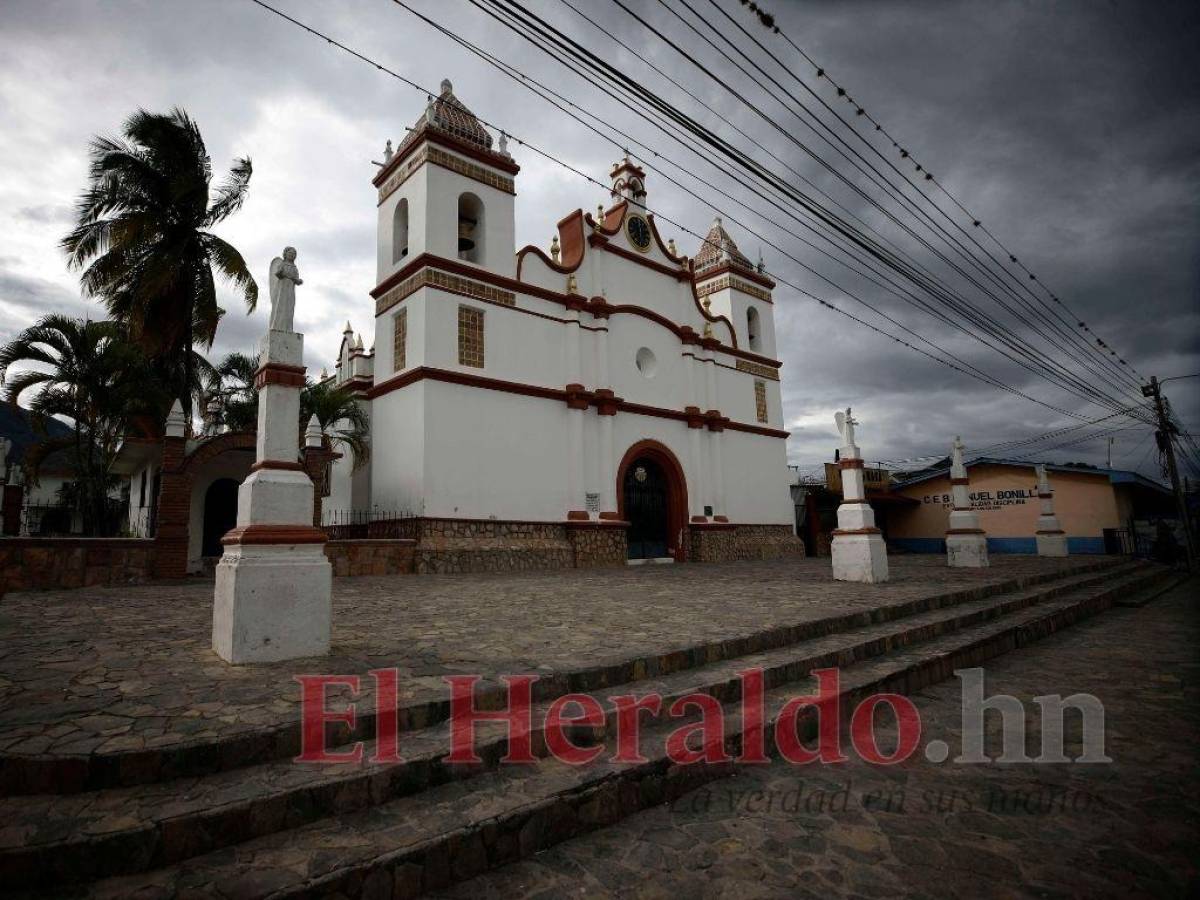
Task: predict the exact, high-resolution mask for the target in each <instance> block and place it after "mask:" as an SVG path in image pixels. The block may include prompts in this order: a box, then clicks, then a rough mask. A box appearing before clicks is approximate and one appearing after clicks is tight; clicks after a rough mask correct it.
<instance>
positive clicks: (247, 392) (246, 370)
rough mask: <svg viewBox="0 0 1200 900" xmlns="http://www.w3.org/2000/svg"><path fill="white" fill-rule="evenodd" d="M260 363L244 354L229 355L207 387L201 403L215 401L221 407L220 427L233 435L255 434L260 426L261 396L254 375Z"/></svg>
mask: <svg viewBox="0 0 1200 900" xmlns="http://www.w3.org/2000/svg"><path fill="white" fill-rule="evenodd" d="M257 369H258V360H257V359H255V358H254V357H252V356H247V355H246V354H245V353H230V354H229V355H228V356H226V357H225V358H224V359H223V360H221V362H220V363H218V364H217V365H216V366H215V367H211V374H210V376H209V377H208V379H207V383H206V385H205V390H204V396H203V398H202V402H204V401H207V400H209V399H212V398H214V397H215V398H216V399H217V401H218V402H219V403H220V413H219V420H218V422H217V424H219V425H227V426H229V428H230V430H231V431H253V430H254V429H255V427H256V426H257V424H258V392H257V391H256V390H255V388H254V373H255V371H257Z"/></svg>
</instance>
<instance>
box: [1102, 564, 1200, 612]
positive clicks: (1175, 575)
mask: <svg viewBox="0 0 1200 900" xmlns="http://www.w3.org/2000/svg"><path fill="white" fill-rule="evenodd" d="M1188 577H1189V576H1188V573H1187V572H1171V574H1170V577H1166V578H1164V579H1163V580H1162V582H1161V583H1160V584H1159V586H1158V587H1156V588H1155V589H1154V590H1152V591H1139V592H1137V593H1134V594H1131V595H1130V596H1128V597H1122V598H1120V599H1119V600H1117V604H1116V605H1117V606H1121V607H1127V608H1132V609H1140V608H1141V607H1143V606H1145V605H1146V604H1147V603H1151V602H1153V601H1154V600H1156V599H1158V598H1159V597H1160V596H1162V595H1163V594H1165V593H1167V591H1171V590H1174V589H1175V588H1177V587H1179V585H1181V584H1183V583H1184V582H1185V581H1187V580H1188Z"/></svg>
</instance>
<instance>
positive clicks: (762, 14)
mask: <svg viewBox="0 0 1200 900" xmlns="http://www.w3.org/2000/svg"><path fill="white" fill-rule="evenodd" d="M710 2H713V0H710ZM739 2H741V4H742V6H744V7H748V8H749V10H750V11H751V12H752V13H753V14H754V15H755V16H757V17H758V19H759V21H760V22H761V23H762V25H763V26H764V27H766V28H767V29H768V30H769V31H771V32H772V33H774V34H776V35H778V36H779V37H781V38H782V39H783V40H784V41H785V42H786V43H787V44H789V45H790V46H791V47H792V48H793V49H794V50H795V51H796V52H797V53H799V54H800V55H801V56H802V57H803V58H804V60H805V61H806V62H807V63H808V64H809V65H810V66H811V67H812V68H813V70H814V71H815V73H816V77H817V78H818V79H821V78H824V79H826V80H827V81H828V82H829V83H830V84H831V85H832V86H833V87H834V88H835V89H836V91H837V95H838V96H839V97H840V98H842V99H844V100H845V101H846V102H847V103H848V104H850V105H852V106H853V107H854V108H855V113H856V115H857V116H861V117H863V118H864V119H866V120H867V121H868V122H870V123H871V124H872V125H873V126H875V131H877V132H879V133H881V134H882V135H883V136H884V137H885V138H887V140H889V141H890V142H891V144H892V147H893V148H894V149H896V150H897V151H898V152H899V154H900V157H901V158H902V159H907V160H911V161H912V163H913V166H914V169H915V171H916V172H918V173H922V172H923V174H924V180H925V181H927V182H930V183H932V184H934V185H936V186H937V188H938V190H940V191H941V192H942V193H943V194H944V195H945V196H946V197H947V198H948V199H949V200H950V201H951V202H952V203H953V204H954V205H955V206H956V207H958V209H959V210H960V211H961V212H962V213H963V214H964V215H966V216H967V217H968V218H969V219H970V221H971V224H972V226H973V227H975V228H978V229H979V230H980V231H982V232H983V233H984V234H986V235H987V236H988V237H989V238H991V240H992V242H993V243H995V245H996V246H997V247H998V248H999V249H1000V250H1001V252H1003V253H1004V254H1005V255H1006V256H1008V258H1009V261H1010V262H1011V263H1012V264H1014V265H1016V266H1018V267H1020V268H1021V270H1022V271H1023V272H1024V273H1025V274H1026V275H1027V276H1028V278H1029V280H1030V281H1033V282H1035V283H1037V284H1038V285H1039V287H1041V289H1042V290H1043V291H1044V292H1045V293H1046V295H1047V296H1048V297H1049V298H1050V300H1051V301H1053V302H1054V303H1055V304H1057V305H1059V306H1061V307H1062V308H1063V309H1064V310H1066V311H1067V312H1068V313H1070V314H1071V316H1072V317H1073V319H1074V320H1075V322H1076V327H1078V328H1079V329H1081V330H1082V331H1084V332H1086V333H1088V334H1090V335H1091V336H1092V337H1093V338H1095V341H1096V344H1097V345H1098V346H1099V347H1100V348H1102V349H1104V350H1107V351H1108V353H1109V357H1110V358H1115V359H1116V361H1117V362H1118V363H1119V364H1120V365H1121V366H1123V367H1125V368H1126V369H1128V370H1129V371H1130V372H1132V373H1133V375H1134V376H1136V378H1137V381H1138V382H1139V383H1145V381H1146V379H1145V377H1144V376H1143V375H1142V374H1141V373H1140V372H1138V370H1137V369H1136V368H1135V367H1134V366H1133V365H1132V364H1131V363H1128V362H1126V361H1125V359H1124V358H1122V357H1121V356H1120V355H1119V354H1118V353H1117V352H1116V351H1115V350H1114V349H1113V348H1112V347H1111V346H1109V345H1108V344H1107V343H1106V342H1105V341H1104V340H1103V339H1101V338H1100V336H1099V335H1098V334H1096V333H1095V332H1094V331H1092V329H1091V328H1090V327H1089V326H1088V325H1087V323H1086V322H1084V321H1083V319H1082V318H1081V317H1080V316H1079V314H1078V313H1077V312H1075V311H1074V310H1073V309H1071V307H1070V306H1068V305H1067V303H1066V302H1065V301H1064V300H1062V299H1061V298H1060V297H1059V296H1058V295H1057V294H1056V293H1055V292H1054V291H1052V290H1051V289H1050V288H1049V286H1047V285H1046V284H1045V282H1044V281H1043V280H1042V279H1041V278H1039V277H1038V276H1037V275H1036V274H1034V272H1033V271H1032V270H1031V269H1029V267H1028V266H1026V265H1025V263H1024V262H1022V261H1021V260H1020V259H1018V257H1017V256H1016V254H1015V253H1014V252H1013V251H1012V250H1010V249H1009V248H1008V247H1007V246H1005V244H1004V243H1003V242H1002V241H1001V240H1000V238H999V237H998V236H997V235H996V234H995V233H994V232H993V231H992V230H991V229H990V228H988V227H987V226H986V225H985V224H984V223H983V221H982V220H981V219H979V218H978V217H977V216H975V214H974V213H972V212H971V211H970V210H969V209H967V207H966V206H965V205H964V204H963V203H962V202H961V201H960V200H959V199H958V198H957V197H955V196H954V194H953V193H951V192H950V190H949V188H947V187H946V186H945V184H944V183H942V181H941V180H940V179H938V178H937V177H936V176H935V175H934V174H933V173H932V172H930V171H929V170H928V169H927V168H925V167H924V166H922V165H921V164H920V163H919V162H917V160H916V158H915V157H914V156H913V155H912V154H911V153H910V152H909V150H908V149H907V148H906V147H905V146H903V145H902V144H901V143H900V141H899V139H898V138H897V137H896V136H895V135H893V134H892V133H891V132H890V131H888V129H887V128H886V127H884V125H883V124H882V123H881V122H879V121H878V120H877V119H876V118H875V117H874V116H872V115H871V114H870V113H869V112H867V110H866V109H865V108H864V107H863V106H862V105H860V104H859V103H858V102H857V101H856V100H855V99H854V98H853V97H852V96H851V95H850V93H849V91H847V90H846V89H845V88H844V87H843V86H842V85H840V84H838V82H837V81H835V80H834V78H833V77H832V76H831V75H830V74H829V73H828V71H827V70H826V69H825V67H823V66H821V65H818V64H817V62H816V61H815V60H814V59H813V58H812V57H811V56H809V55H808V53H806V52H805V51H804V49H803V48H802V47H801V46H800V45H799V44H797V43H796V42H795V41H794V40H792V38H791V36H790V35H788V34H787V32H785V31H784V30H783V29H781V28H780V27H779V25H778V24H777V20H776V19H775V17H774V16H773V15H771V14H770V13H768V12H767V11H766V10H764V9H762V7H761V6H759V5H757V4H756V3H754V2H751V0H739ZM714 5H715V2H714ZM722 12H724V11H723V10H722ZM725 15H726V17H727V18H729V16H728V14H727V13H725ZM764 49H765V48H764ZM768 53H769V51H768ZM773 58H774V57H773ZM776 62H777V63H778V64H779V65H780V66H781V67H783V68H785V69H786V70H787V71H788V72H789V73H791V70H790V69H787V67H786V66H784V64H783V63H782V62H780V61H779V60H778V59H776ZM791 74H792V75H793V77H795V78H796V79H797V81H799V78H798V77H797V76H795V74H794V73H791ZM860 137H861V135H860ZM862 139H863V140H864V142H865V141H866V139H865V138H862ZM1101 356H1102V358H1103V354H1101ZM1110 361H1111V359H1110Z"/></svg>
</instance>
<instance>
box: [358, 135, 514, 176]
mask: <svg viewBox="0 0 1200 900" xmlns="http://www.w3.org/2000/svg"><path fill="white" fill-rule="evenodd" d="M426 141H428V142H429V143H430V144H439V145H440V146H442V147H445V148H446V149H447V150H453V151H454V152H455V153H461V154H462V155H463V156H469V157H471V159H474V160H477V161H479V162H481V163H483V164H484V165H487V166H491V167H492V168H493V169H499V170H500V171H501V172H507V173H508V174H509V175H516V174H517V173H518V172H520V171H521V167H520V166H518V165H517V164H516V163H515V162H513V161H512V160H511V159H509V158H508V157H505V156H501V155H500V154H499V153H485V152H484V151H482V150H480V149H479V148H477V147H473V146H471V145H470V144H468V143H467V142H466V141H460V140H458V139H457V138H454V137H452V136H450V135H448V134H444V133H442V132H440V131H434V130H432V129H430V128H426V129H424V130H423V131H422V132H421V136H420V137H419V138H417V140H415V141H413V142H412V143H411V144H409V145H408V146H407V147H402V148H401V149H400V152H399V153H397V154H396V155H395V156H393V157H392V158H391V159H390V160H389V161H388V164H387V165H386V166H384V167H383V168H381V169H380V170H379V171H378V172H376V173H375V177H374V178H372V179H371V184H373V185H374V186H375V187H379V186H380V185H382V184H383V183H384V182H385V181H387V180H388V178H389V177H390V176H391V174H392V172H394V171H395V170H396V169H398V168H399V167H400V164H401V163H403V162H404V160H406V159H408V158H409V157H410V156H412V155H413V154H414V153H416V152H417V150H418V149H419V148H420V147H421V145H422V144H424V143H425V142H426Z"/></svg>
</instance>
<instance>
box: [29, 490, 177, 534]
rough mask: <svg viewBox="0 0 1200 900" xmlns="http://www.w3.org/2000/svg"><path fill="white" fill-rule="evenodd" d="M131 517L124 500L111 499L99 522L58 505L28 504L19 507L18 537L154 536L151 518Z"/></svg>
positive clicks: (146, 516) (145, 516)
mask: <svg viewBox="0 0 1200 900" xmlns="http://www.w3.org/2000/svg"><path fill="white" fill-rule="evenodd" d="M146 512H147V514H146V515H139V516H136V517H134V519H133V520H132V521H131V519H130V515H129V509H128V507H127V506H126V504H125V502H124V501H121V500H116V499H114V500H112V501H111V502H110V503H109V504H108V506H107V507H106V508H105V510H104V513H103V514H102V515H101V517H100V520H99V521H90V520H88V519H87V518H85V517H84V515H83V514H82V513H81V512H80V511H79V510H77V509H75V508H73V507H71V506H69V505H65V504H61V503H51V504H36V503H27V504H25V505H24V506H22V507H21V530H20V534H22V535H25V536H28V537H135V538H147V537H153V536H154V528H153V521H152V520H153V517H152V516H150V515H149V514H148V513H149V510H147V511H146Z"/></svg>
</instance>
